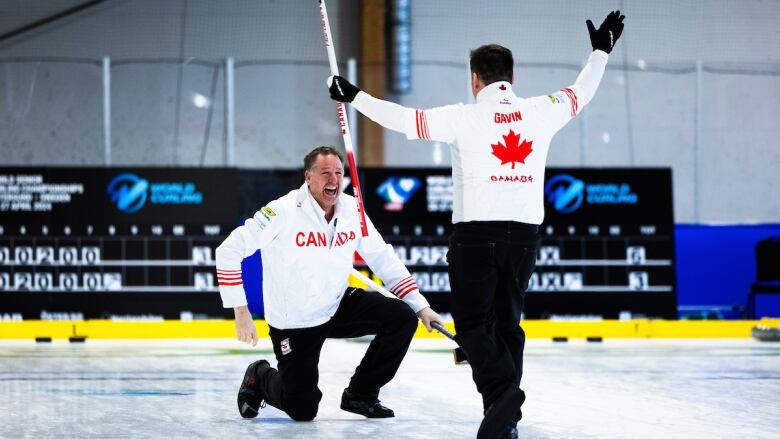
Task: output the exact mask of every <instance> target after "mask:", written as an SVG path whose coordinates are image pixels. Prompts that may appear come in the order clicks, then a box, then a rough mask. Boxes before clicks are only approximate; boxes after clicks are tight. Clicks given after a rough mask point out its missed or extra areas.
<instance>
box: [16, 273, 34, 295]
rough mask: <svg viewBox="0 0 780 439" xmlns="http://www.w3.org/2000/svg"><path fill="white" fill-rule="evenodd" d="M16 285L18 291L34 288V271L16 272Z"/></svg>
mask: <svg viewBox="0 0 780 439" xmlns="http://www.w3.org/2000/svg"><path fill="white" fill-rule="evenodd" d="M14 286H15V287H16V291H29V290H31V289H32V273H14Z"/></svg>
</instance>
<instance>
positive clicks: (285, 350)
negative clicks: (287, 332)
mask: <svg viewBox="0 0 780 439" xmlns="http://www.w3.org/2000/svg"><path fill="white" fill-rule="evenodd" d="M279 347H280V348H281V349H282V355H287V354H289V353H290V352H292V348H291V347H290V339H289V338H285V339H284V340H282V341H281V342H279Z"/></svg>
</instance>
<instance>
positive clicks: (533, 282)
mask: <svg viewBox="0 0 780 439" xmlns="http://www.w3.org/2000/svg"><path fill="white" fill-rule="evenodd" d="M537 289H539V273H536V272H534V273H531V277H530V278H528V288H526V290H528V291H531V290H537Z"/></svg>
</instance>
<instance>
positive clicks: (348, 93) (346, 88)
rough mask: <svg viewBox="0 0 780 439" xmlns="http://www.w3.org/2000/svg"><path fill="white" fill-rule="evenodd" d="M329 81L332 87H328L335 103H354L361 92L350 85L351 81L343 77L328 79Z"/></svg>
mask: <svg viewBox="0 0 780 439" xmlns="http://www.w3.org/2000/svg"><path fill="white" fill-rule="evenodd" d="M328 81H329V82H330V87H328V90H329V91H330V98H331V99H333V100H334V101H339V102H352V101H353V100H355V96H357V94H358V92H360V89H359V88H357V87H355V86H354V85H352V84H350V82H349V81H347V80H346V79H344V78H343V77H341V76H338V75H336V76H331V77H330V78H328Z"/></svg>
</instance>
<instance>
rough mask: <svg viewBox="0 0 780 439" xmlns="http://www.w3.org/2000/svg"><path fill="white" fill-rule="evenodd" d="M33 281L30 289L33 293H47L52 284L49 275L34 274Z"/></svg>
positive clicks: (50, 275)
mask: <svg viewBox="0 0 780 439" xmlns="http://www.w3.org/2000/svg"><path fill="white" fill-rule="evenodd" d="M34 279H35V282H34V283H33V288H32V289H33V290H35V291H49V290H51V287H52V285H53V284H54V282H53V281H52V274H51V273H35V277H34Z"/></svg>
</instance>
